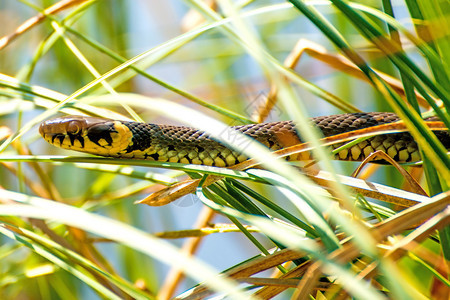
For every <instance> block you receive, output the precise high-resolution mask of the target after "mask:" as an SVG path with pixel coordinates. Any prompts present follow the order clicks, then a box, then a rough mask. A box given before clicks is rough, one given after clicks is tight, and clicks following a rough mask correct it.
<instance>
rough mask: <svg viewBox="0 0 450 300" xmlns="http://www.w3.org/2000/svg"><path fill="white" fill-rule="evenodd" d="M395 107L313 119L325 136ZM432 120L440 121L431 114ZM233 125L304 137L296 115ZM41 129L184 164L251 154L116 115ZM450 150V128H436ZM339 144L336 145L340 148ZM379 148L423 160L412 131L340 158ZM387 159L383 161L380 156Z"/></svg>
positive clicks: (379, 120)
mask: <svg viewBox="0 0 450 300" xmlns="http://www.w3.org/2000/svg"><path fill="white" fill-rule="evenodd" d="M399 120H400V119H399V117H398V116H397V115H395V114H393V113H386V112H371V113H349V114H339V115H330V116H323V117H315V118H312V119H311V122H312V124H314V125H315V126H316V127H317V128H319V129H320V130H321V132H322V134H323V135H324V136H325V137H329V136H333V135H337V134H341V133H345V132H351V131H354V130H358V129H363V128H369V127H373V126H378V125H382V124H388V123H392V122H396V121H399ZM427 120H428V121H438V119H437V118H434V117H432V118H429V119H427ZM232 128H233V129H235V130H237V131H239V132H241V133H243V134H245V135H247V136H249V137H251V138H252V139H254V140H256V141H258V142H260V143H262V144H264V145H265V146H267V147H268V148H269V149H270V150H272V151H275V150H279V149H282V148H285V147H289V146H293V145H296V144H299V143H301V141H300V138H299V136H298V134H297V132H296V129H295V125H294V123H293V122H292V121H280V122H272V123H259V124H251V125H242V126H233V127H232ZM39 132H40V133H41V135H42V136H43V137H44V139H45V140H46V141H47V142H49V143H50V144H52V145H54V146H58V147H61V148H64V149H69V150H75V151H81V152H86V153H91V154H95V155H101V156H110V157H117V158H135V159H148V160H155V161H164V162H179V163H185V164H201V165H208V166H217V167H229V166H233V165H235V164H238V163H240V162H243V161H245V160H247V157H246V156H244V155H242V154H240V153H239V152H236V151H234V150H232V149H229V148H228V147H226V146H225V145H223V144H221V143H220V142H218V141H216V140H214V139H212V138H210V137H209V136H208V134H206V133H205V132H203V131H200V130H197V129H195V128H190V127H184V126H171V125H156V124H149V123H139V122H128V121H116V120H110V119H102V118H95V117H81V116H66V117H60V118H56V119H52V120H47V121H45V122H43V123H42V124H41V125H40V128H39ZM434 134H435V135H436V136H437V137H438V139H439V140H440V141H441V143H442V144H443V145H444V147H445V148H446V149H447V150H450V134H449V132H448V131H434ZM339 146H340V145H339V144H337V145H333V146H332V148H333V149H336V148H337V147H339ZM376 150H381V151H384V152H385V153H387V154H388V155H389V156H391V157H392V158H393V159H394V160H396V161H397V162H400V163H405V162H415V161H419V160H420V153H419V150H418V146H417V143H416V142H415V141H414V139H413V137H412V136H411V135H410V134H409V133H408V132H402V133H393V134H383V135H377V136H374V137H371V138H369V139H367V140H365V141H363V142H361V143H359V144H356V145H354V146H352V147H351V148H348V149H345V150H342V151H340V152H339V153H337V154H336V155H335V158H336V159H339V160H347V161H361V160H364V159H365V158H366V157H367V156H368V155H369V154H371V153H373V152H374V151H376ZM288 159H289V160H305V159H310V156H309V154H304V155H293V156H290V157H288ZM379 162H383V161H379Z"/></svg>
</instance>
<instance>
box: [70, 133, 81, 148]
mask: <svg viewBox="0 0 450 300" xmlns="http://www.w3.org/2000/svg"><path fill="white" fill-rule="evenodd" d="M67 135H68V136H69V139H70V143H71V144H72V146H75V140H78V141H79V142H80V144H81V148H84V139H83V138H82V137H81V136H80V135H79V134H72V133H68V134H67Z"/></svg>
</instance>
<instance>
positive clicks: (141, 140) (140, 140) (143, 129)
mask: <svg viewBox="0 0 450 300" xmlns="http://www.w3.org/2000/svg"><path fill="white" fill-rule="evenodd" d="M122 123H123V125H125V126H127V127H128V129H130V131H131V134H132V138H131V145H129V146H128V148H127V149H126V150H125V151H127V153H130V152H133V151H135V150H140V151H143V150H145V149H147V148H149V147H150V145H151V141H152V139H151V137H150V136H149V134H148V133H149V132H158V131H157V130H156V128H155V127H159V126H158V125H154V124H146V123H138V122H122ZM155 138H156V137H155ZM152 155H154V154H152ZM152 155H149V156H150V157H153V156H152ZM155 160H157V159H155Z"/></svg>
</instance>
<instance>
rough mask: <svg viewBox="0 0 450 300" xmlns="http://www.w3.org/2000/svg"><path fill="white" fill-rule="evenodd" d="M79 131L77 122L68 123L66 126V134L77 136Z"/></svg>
mask: <svg viewBox="0 0 450 300" xmlns="http://www.w3.org/2000/svg"><path fill="white" fill-rule="evenodd" d="M80 130H81V127H80V124H79V122H78V121H70V122H69V124H68V125H67V133H70V134H78V133H79V132H80Z"/></svg>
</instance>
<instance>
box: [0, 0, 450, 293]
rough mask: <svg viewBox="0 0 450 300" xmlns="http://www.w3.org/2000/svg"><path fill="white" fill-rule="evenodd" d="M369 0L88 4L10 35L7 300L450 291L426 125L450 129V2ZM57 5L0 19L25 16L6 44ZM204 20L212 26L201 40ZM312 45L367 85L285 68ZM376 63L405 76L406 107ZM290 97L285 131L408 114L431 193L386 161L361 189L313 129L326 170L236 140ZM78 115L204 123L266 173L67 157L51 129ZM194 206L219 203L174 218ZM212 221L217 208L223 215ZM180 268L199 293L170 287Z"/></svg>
mask: <svg viewBox="0 0 450 300" xmlns="http://www.w3.org/2000/svg"><path fill="white" fill-rule="evenodd" d="M369 2H370V3H369ZM369 2H368V1H359V2H358V1H355V2H347V1H341V0H332V1H290V2H279V3H268V2H264V1H235V2H230V1H219V8H218V9H216V10H213V9H211V8H210V7H208V6H207V5H205V3H204V2H202V1H193V0H192V1H185V2H182V3H180V2H174V4H172V6H170V5H168V4H160V6H155V7H152V6H150V5H149V4H142V3H141V4H136V3H134V2H129V1H119V0H117V1H113V2H109V1H87V2H84V3H81V4H79V5H75V6H73V7H70V8H68V9H66V10H64V11H62V12H57V13H55V14H52V15H47V16H46V17H45V18H44V20H43V21H42V22H41V23H39V24H36V25H35V26H34V27H33V28H31V29H30V30H29V31H27V32H25V33H22V34H20V35H19V36H17V37H16V38H15V39H14V40H11V41H9V42H8V43H7V44H6V46H5V47H4V48H3V49H0V66H1V69H0V72H1V73H0V120H1V122H0V142H1V144H0V188H1V189H0V200H1V203H0V216H1V220H0V222H1V226H0V240H1V241H2V243H1V246H0V257H1V258H2V260H1V261H2V263H1V267H2V273H1V274H0V290H1V297H2V299H15V298H17V297H21V298H32V299H40V298H45V299H51V298H55V299H59V298H64V299H72V298H73V299H76V298H82V297H87V296H89V297H95V298H98V299H100V298H107V299H122V298H136V299H167V298H170V297H174V296H176V295H178V298H179V299H183V298H185V297H187V296H188V295H189V294H190V293H192V296H193V297H194V296H195V295H201V296H204V297H206V296H207V295H211V294H214V293H215V294H227V295H228V297H233V298H235V299H241V298H244V297H261V298H263V299H268V298H271V297H273V296H275V295H278V294H280V297H281V298H283V299H287V298H290V297H294V298H298V299H306V298H308V297H309V298H314V299H334V298H335V297H336V296H341V297H354V298H358V299H385V298H389V299H413V298H414V299H415V298H422V299H428V298H436V297H437V294H436V293H437V291H441V292H442V291H443V292H444V293H445V292H447V291H448V290H449V286H450V283H449V282H450V281H449V279H450V277H449V273H450V272H449V264H448V260H449V259H450V229H449V226H448V222H449V221H448V220H449V217H448V214H449V212H448V208H446V207H447V206H448V204H449V203H450V191H449V182H450V171H449V170H450V158H449V156H448V153H447V151H446V149H445V148H444V147H443V146H442V145H441V144H440V143H439V141H438V140H437V139H436V137H435V136H434V135H433V134H432V132H431V131H430V130H429V128H428V127H427V126H426V125H425V123H424V122H423V120H422V118H421V113H423V112H425V113H424V114H423V115H437V116H439V117H440V119H441V120H442V122H443V124H444V125H445V126H447V127H450V117H449V114H448V111H449V108H450V94H449V92H448V90H447V89H446V87H447V86H449V81H450V80H449V78H450V74H449V73H450V68H449V65H450V64H449V57H450V56H449V55H448V49H449V42H448V41H449V39H448V37H449V35H450V34H449V32H448V29H447V28H449V27H448V23H449V22H450V21H449V18H450V16H449V14H448V11H446V10H445V9H446V8H447V7H446V3H445V1H439V0H432V1H416V0H406V1H404V2H398V1H397V2H395V3H394V2H392V3H391V1H389V0H383V1H379V2H378V1H369ZM393 4H396V5H397V6H392V5H393ZM48 5H49V3H48V2H46V1H43V2H42V3H41V2H33V3H31V2H29V1H16V2H13V1H10V2H9V3H8V4H5V6H4V7H2V6H0V9H1V10H2V11H1V12H2V13H3V14H4V15H8V14H10V15H12V16H14V17H16V18H15V19H12V21H11V22H6V24H7V25H5V28H4V29H5V30H4V32H2V34H4V35H8V34H10V33H12V32H14V31H15V30H16V28H17V27H18V26H19V25H20V24H21V22H24V21H25V20H26V19H27V18H30V17H32V16H34V15H36V14H38V13H39V12H42V11H43V9H42V8H43V7H46V6H48ZM139 5H141V7H139ZM188 8H191V9H193V10H195V11H196V13H197V14H198V15H199V16H202V18H203V20H204V22H203V23H201V24H199V26H198V27H195V28H190V30H189V31H187V32H185V33H183V32H181V30H180V28H181V23H182V17H183V16H184V14H185V13H186V12H187V11H188ZM447 10H448V9H447ZM180 11H182V13H180ZM144 12H145V13H144ZM145 14H149V15H150V18H149V17H148V15H145ZM169 16H170V17H169ZM152 35H154V36H152ZM0 38H1V37H0ZM301 38H303V39H308V38H309V39H313V40H314V42H315V43H318V44H320V45H323V47H325V48H326V49H327V51H328V53H329V54H331V55H342V56H341V57H345V58H346V59H348V60H349V61H351V62H352V63H354V65H355V66H356V67H355V69H356V70H359V71H360V72H361V74H362V75H363V76H364V77H365V79H366V82H367V83H364V82H363V81H361V80H359V79H355V78H353V77H352V76H351V75H350V74H347V73H346V72H343V71H342V70H339V69H337V70H335V69H332V68H331V67H326V66H325V64H324V63H322V62H319V61H317V60H315V59H314V58H312V57H308V56H305V55H303V56H302V58H301V59H300V63H299V66H298V67H296V68H295V69H291V68H288V67H286V66H285V65H283V61H284V59H285V58H286V56H287V55H288V54H289V52H290V51H291V50H292V49H293V48H294V45H295V43H296V42H297V41H298V39H301ZM400 41H401V43H400ZM325 61H326V59H325ZM330 63H331V61H330ZM377 66H382V67H383V70H384V71H386V70H388V71H386V72H388V73H389V74H388V75H390V76H392V77H393V78H396V79H398V82H399V83H400V86H401V89H402V93H401V94H400V93H399V91H398V89H397V90H396V89H395V88H394V87H393V86H392V85H390V84H389V82H387V81H385V79H384V78H386V77H384V76H383V75H382V74H381V73H379V71H378V70H377ZM355 72H356V71H355ZM342 82H345V84H342ZM271 86H276V88H277V102H276V106H275V110H274V111H276V112H277V113H276V114H275V119H293V120H296V121H297V123H298V124H306V120H307V118H308V117H311V116H315V115H319V114H321V115H324V114H334V113H342V112H349V111H357V110H375V107H379V106H383V107H389V109H388V110H389V111H393V112H396V113H397V114H398V115H400V117H401V118H402V120H404V122H405V124H406V126H407V128H408V130H410V132H411V134H412V135H413V136H414V137H415V139H416V140H417V141H418V143H419V145H420V147H421V151H422V153H423V155H424V156H425V157H426V159H424V161H423V164H422V165H421V168H422V169H423V172H417V170H418V168H417V167H411V166H403V167H404V168H406V169H407V170H409V171H411V173H414V174H415V175H414V176H416V179H417V180H418V182H419V184H420V185H421V186H422V188H423V189H424V190H426V191H427V193H428V195H429V197H427V196H423V195H420V194H419V193H418V192H415V191H409V192H408V191H407V190H406V185H405V184H404V178H403V177H402V176H401V175H400V174H399V173H397V171H395V172H394V171H393V170H394V169H393V167H390V166H379V167H377V168H376V173H375V175H372V176H370V175H369V176H370V177H368V178H367V179H366V180H367V182H363V181H361V180H359V179H352V178H349V177H348V176H349V175H350V174H351V172H352V171H353V169H354V168H356V166H357V164H355V163H347V162H332V161H330V159H329V158H330V157H331V155H330V153H329V151H328V149H327V148H324V147H321V145H322V142H321V141H320V140H319V139H320V135H319V134H318V133H317V132H316V131H315V130H312V129H311V128H310V127H309V126H304V125H299V129H300V130H301V135H302V137H303V138H304V139H305V140H308V141H310V142H311V146H312V147H313V152H314V155H315V157H317V158H318V160H319V162H318V163H317V164H316V166H315V167H317V169H318V171H320V173H319V174H316V173H311V172H305V171H303V170H302V169H300V168H298V166H297V165H296V164H292V163H287V162H286V161H284V160H282V159H279V158H277V157H275V156H274V155H273V154H271V153H270V152H269V151H267V149H265V148H264V147H262V146H261V145H259V144H256V143H254V142H252V141H251V140H249V139H248V138H246V137H245V136H242V135H239V134H235V133H234V132H229V131H227V130H228V129H227V128H228V125H237V124H248V123H251V122H253V121H252V119H251V114H252V112H253V111H249V107H253V106H254V105H255V103H254V102H252V100H254V99H255V97H253V96H249V95H258V94H259V95H261V94H262V95H263V96H262V97H260V98H264V95H265V96H267V94H268V93H269V92H268V91H269V89H270V87H271ZM403 94H404V95H405V96H403ZM417 95H420V99H419V98H418V97H417ZM252 97H253V99H252ZM260 98H256V100H255V102H258V103H259V102H261V101H259V99H260ZM421 99H423V101H421ZM323 107H325V108H323ZM59 114H87V115H93V116H101V117H106V118H114V119H122V120H126V119H134V120H144V121H147V122H165V123H176V124H180V123H181V124H185V125H189V126H193V127H196V128H199V129H201V130H205V131H207V132H208V133H210V134H212V135H213V136H215V137H216V138H218V139H220V140H222V141H223V142H224V143H227V144H229V145H230V146H231V147H233V148H235V149H237V150H239V151H242V152H243V153H245V154H246V155H248V156H249V157H251V158H253V159H255V163H256V164H258V165H259V166H260V168H250V169H246V168H241V169H233V170H230V169H223V168H215V167H205V166H194V165H182V164H178V163H162V162H150V161H135V160H114V159H109V158H99V157H90V156H81V155H79V154H77V153H72V152H69V151H63V150H58V149H55V148H54V147H52V146H50V145H47V144H46V143H45V141H44V140H43V139H41V138H40V137H39V135H38V132H37V127H36V126H37V125H38V124H39V123H40V122H42V121H43V120H46V119H48V118H50V117H53V116H55V115H59ZM3 133H4V134H3ZM397 174H398V175H397ZM174 184H175V187H177V189H175V188H174V186H173V185H174ZM167 193H169V194H170V195H169V196H168V197H166V198H164V197H163V198H161V197H160V196H161V195H167ZM189 193H191V194H194V195H195V196H196V197H197V198H195V199H197V200H198V199H199V200H200V201H201V202H197V203H193V205H192V206H190V207H187V208H185V207H182V206H177V205H174V204H173V203H172V204H169V203H170V202H171V201H173V200H175V199H176V198H178V197H179V196H183V195H186V194H189ZM174 203H177V202H174ZM405 203H406V204H405ZM411 203H415V204H416V205H414V206H412V207H409V208H406V207H405V206H406V205H407V204H408V206H409V204H411ZM145 204H153V205H155V204H158V205H161V204H168V205H166V206H165V207H159V208H158V207H153V206H152V207H149V206H147V205H145ZM402 204H403V206H402ZM207 209H211V210H212V211H214V212H215V213H211V214H209V215H208V214H207V216H205V215H204V214H205V213H206V212H207ZM402 210H403V211H402ZM187 212H189V213H187ZM219 215H220V217H219ZM193 223H194V225H192V224H193ZM210 223H218V224H215V225H217V226H210V225H208V224H210ZM221 223H226V224H221ZM190 229H192V230H190ZM189 234H192V238H191V239H190V240H188V239H182V240H181V241H180V239H175V240H174V239H172V238H171V239H165V238H164V237H168V236H170V237H176V236H180V237H183V238H185V237H186V236H187V235H189ZM199 235H200V236H201V237H199ZM194 239H198V240H197V242H199V243H200V242H201V243H202V247H201V248H200V250H199V249H197V247H198V245H196V243H195V242H194V241H195V240H194ZM212 241H214V242H212ZM243 241H245V242H243ZM212 243H214V244H215V243H217V245H214V244H212ZM183 244H184V247H185V248H187V247H190V249H191V252H192V256H190V255H187V254H186V252H185V251H186V250H182V248H183V247H182V245H183ZM217 249H219V250H217ZM242 249H245V250H244V251H242ZM444 258H445V259H447V261H446V262H444V263H443V261H444V260H445V259H444ZM224 266H225V267H224ZM171 268H173V269H172V270H175V269H179V270H181V271H182V272H183V273H184V274H185V275H186V277H187V279H186V280H182V279H181V280H180V282H178V281H177V280H175V279H173V277H170V276H169V275H168V272H169V270H171ZM418 269H420V272H418V271H417V270H418ZM263 270H270V273H267V272H266V273H259V272H261V271H263ZM173 272H175V271H173ZM221 273H222V274H227V275H229V277H227V276H217V275H218V274H221ZM258 273H259V274H258ZM173 274H175V273H173ZM267 274H269V275H267ZM269 283H270V284H269ZM197 284H198V285H197ZM433 286H434V287H437V288H435V289H433ZM185 290H187V291H186V292H185V293H183V292H184V291H185Z"/></svg>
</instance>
